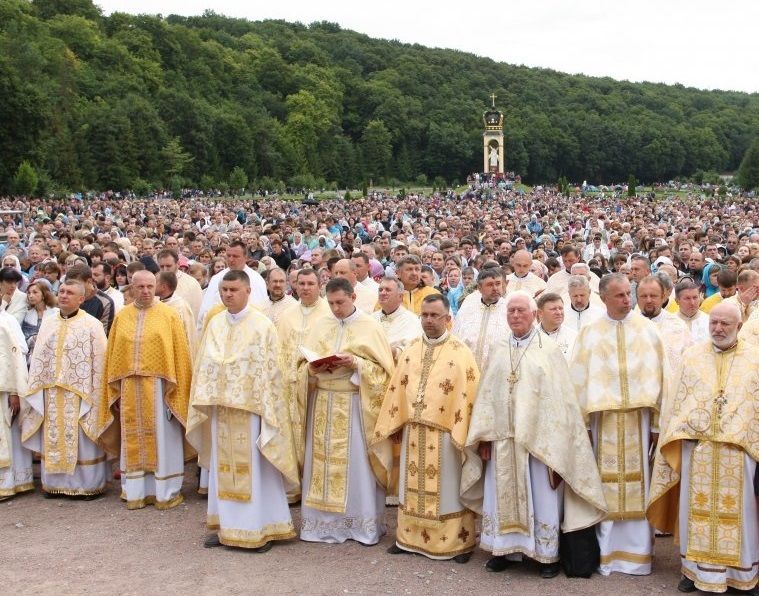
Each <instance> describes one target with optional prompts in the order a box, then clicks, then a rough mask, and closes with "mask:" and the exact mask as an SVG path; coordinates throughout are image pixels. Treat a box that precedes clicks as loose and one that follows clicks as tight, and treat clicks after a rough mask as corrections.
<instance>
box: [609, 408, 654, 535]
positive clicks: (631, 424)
mask: <svg viewBox="0 0 759 596" xmlns="http://www.w3.org/2000/svg"><path fill="white" fill-rule="evenodd" d="M599 416H600V421H599V425H598V429H599V430H598V456H597V457H598V470H599V472H600V474H601V482H602V483H603V487H604V496H605V497H606V504H607V505H608V507H609V513H608V515H607V516H606V519H609V520H628V519H643V518H644V517H645V500H646V489H645V484H644V475H643V457H644V453H643V438H642V436H641V432H642V430H641V429H642V426H641V410H640V409H636V410H629V411H615V410H611V411H607V412H600V413H599Z"/></svg>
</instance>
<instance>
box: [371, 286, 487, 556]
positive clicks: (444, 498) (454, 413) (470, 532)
mask: <svg viewBox="0 0 759 596" xmlns="http://www.w3.org/2000/svg"><path fill="white" fill-rule="evenodd" d="M449 310H450V305H449V304H448V300H447V299H446V298H445V297H444V296H442V295H441V294H433V295H431V296H427V297H426V298H425V299H424V302H423V303H422V315H421V319H422V326H423V329H424V334H423V335H422V337H421V338H418V339H416V340H414V341H413V342H412V344H411V345H410V346H409V347H408V348H406V350H404V351H403V353H402V354H401V355H400V358H399V360H398V366H397V367H396V369H395V372H394V373H393V376H392V378H391V379H390V385H389V387H388V390H387V393H386V394H385V399H384V401H383V403H382V410H381V411H380V414H379V417H378V418H377V426H376V427H375V433H374V434H375V436H374V439H373V441H375V442H376V441H382V440H384V439H388V438H391V437H392V438H393V439H394V440H395V441H397V442H400V444H401V457H400V471H401V474H400V487H399V488H400V490H399V500H400V506H399V508H398V530H397V533H396V538H395V544H394V545H393V546H391V547H390V548H389V549H388V552H389V553H390V554H401V553H405V552H410V553H419V554H422V555H425V556H427V557H429V558H431V559H451V558H455V560H456V561H457V562H459V563H465V562H466V561H468V560H469V557H470V556H471V553H472V550H474V546H475V514H474V512H473V511H471V510H470V509H467V508H466V507H465V506H464V505H462V504H461V501H460V499H459V486H460V483H461V469H462V462H463V460H464V443H465V441H466V434H467V431H468V430H469V417H470V415H471V412H472V407H473V404H474V398H475V396H476V394H477V383H478V380H479V370H478V368H477V363H476V362H475V361H474V355H473V354H472V352H471V350H470V349H469V348H467V347H466V345H465V344H464V343H463V342H462V341H461V340H460V339H458V338H457V337H455V336H453V335H451V334H450V332H449V331H448V330H447V329H446V327H447V325H448V323H449V321H450V313H449Z"/></svg>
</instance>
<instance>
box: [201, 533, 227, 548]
mask: <svg viewBox="0 0 759 596" xmlns="http://www.w3.org/2000/svg"><path fill="white" fill-rule="evenodd" d="M217 546H223V545H222V544H221V540H219V535H218V534H211V535H210V536H209V537H208V538H206V540H205V542H203V548H216V547H217Z"/></svg>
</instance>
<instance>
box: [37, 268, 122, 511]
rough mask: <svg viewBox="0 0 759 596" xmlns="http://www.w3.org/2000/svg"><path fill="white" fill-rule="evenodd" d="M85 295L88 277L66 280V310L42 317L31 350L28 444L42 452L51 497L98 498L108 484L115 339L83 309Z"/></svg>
mask: <svg viewBox="0 0 759 596" xmlns="http://www.w3.org/2000/svg"><path fill="white" fill-rule="evenodd" d="M84 295H85V288H84V285H83V284H82V283H81V282H77V281H74V280H64V281H63V283H61V285H60V287H59V289H58V306H59V310H58V312H57V313H56V314H55V315H53V316H51V317H47V318H46V319H44V320H43V321H42V326H41V327H40V331H39V334H38V335H37V342H36V343H35V345H34V352H33V353H32V359H31V368H30V370H29V390H28V393H27V395H26V396H25V398H24V402H25V403H26V404H27V407H26V408H25V412H24V416H23V420H22V431H23V440H24V445H25V446H26V447H27V448H28V449H30V450H32V451H35V452H37V453H39V454H40V459H41V462H40V474H41V479H42V490H43V491H44V494H45V496H46V497H51V496H55V495H65V496H69V497H84V498H85V499H91V498H96V497H97V496H99V495H101V494H102V493H103V492H105V490H106V489H107V487H108V480H109V478H108V476H109V472H110V466H109V465H108V462H107V461H106V455H105V451H103V449H102V447H100V445H98V440H99V439H100V435H101V434H102V432H103V431H104V430H105V427H106V426H107V425H108V424H110V423H111V421H112V417H111V416H110V412H108V404H107V402H106V400H105V399H104V395H103V391H102V389H103V387H102V383H103V370H104V368H105V352H106V345H107V341H108V340H107V339H106V336H105V331H104V330H103V324H102V323H101V322H100V321H99V320H98V319H96V318H94V317H92V316H90V315H88V314H87V313H86V312H84V311H83V310H81V309H80V306H81V304H82V302H83V301H84ZM103 410H105V411H103ZM61 429H64V432H61Z"/></svg>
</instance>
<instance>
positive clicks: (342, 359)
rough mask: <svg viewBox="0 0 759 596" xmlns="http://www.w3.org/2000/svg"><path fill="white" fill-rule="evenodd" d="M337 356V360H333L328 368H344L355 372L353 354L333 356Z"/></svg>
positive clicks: (355, 364) (355, 363) (355, 365)
mask: <svg viewBox="0 0 759 596" xmlns="http://www.w3.org/2000/svg"><path fill="white" fill-rule="evenodd" d="M335 356H337V358H338V359H337V360H335V361H334V362H333V363H332V364H331V365H330V366H332V368H338V367H341V366H342V367H344V368H349V369H351V370H356V367H357V362H356V357H355V356H354V355H353V354H344V353H341V354H335Z"/></svg>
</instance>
